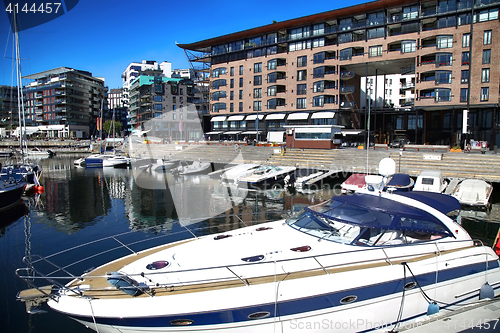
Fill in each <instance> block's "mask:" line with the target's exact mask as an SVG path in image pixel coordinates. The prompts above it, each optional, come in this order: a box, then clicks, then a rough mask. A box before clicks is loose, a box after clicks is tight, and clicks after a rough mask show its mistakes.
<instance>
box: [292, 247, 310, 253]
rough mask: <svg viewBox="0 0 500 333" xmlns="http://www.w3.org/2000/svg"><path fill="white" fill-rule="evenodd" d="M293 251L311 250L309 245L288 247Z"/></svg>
mask: <svg viewBox="0 0 500 333" xmlns="http://www.w3.org/2000/svg"><path fill="white" fill-rule="evenodd" d="M290 250H292V251H293V252H307V251H310V250H311V247H310V246H309V245H305V246H299V247H294V248H293V249H290Z"/></svg>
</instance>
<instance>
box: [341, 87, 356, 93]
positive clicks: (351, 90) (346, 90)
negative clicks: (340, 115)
mask: <svg viewBox="0 0 500 333" xmlns="http://www.w3.org/2000/svg"><path fill="white" fill-rule="evenodd" d="M355 91H356V88H355V87H354V86H348V87H340V91H339V92H340V93H341V94H342V95H348V94H352V93H354V92H355Z"/></svg>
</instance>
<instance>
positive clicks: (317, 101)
mask: <svg viewBox="0 0 500 333" xmlns="http://www.w3.org/2000/svg"><path fill="white" fill-rule="evenodd" d="M324 105H325V98H324V96H316V97H314V98H313V106H316V107H321V106H324Z"/></svg>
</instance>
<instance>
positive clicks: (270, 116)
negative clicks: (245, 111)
mask: <svg viewBox="0 0 500 333" xmlns="http://www.w3.org/2000/svg"><path fill="white" fill-rule="evenodd" d="M285 117H286V114H284V113H271V114H268V115H267V116H266V120H281V119H285Z"/></svg>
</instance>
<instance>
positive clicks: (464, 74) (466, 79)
mask: <svg viewBox="0 0 500 333" xmlns="http://www.w3.org/2000/svg"><path fill="white" fill-rule="evenodd" d="M460 83H462V84H464V83H469V70H468V69H466V70H463V71H462V76H461V77H460Z"/></svg>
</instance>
